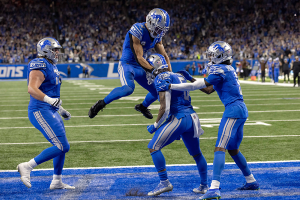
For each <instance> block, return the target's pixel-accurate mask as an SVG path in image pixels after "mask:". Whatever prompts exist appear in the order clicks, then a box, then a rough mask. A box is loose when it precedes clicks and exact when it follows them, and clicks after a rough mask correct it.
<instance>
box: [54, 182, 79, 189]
mask: <svg viewBox="0 0 300 200" xmlns="http://www.w3.org/2000/svg"><path fill="white" fill-rule="evenodd" d="M56 189H69V190H74V189H75V187H74V186H71V185H68V184H65V183H63V182H62V181H61V180H52V182H51V184H50V190H56Z"/></svg>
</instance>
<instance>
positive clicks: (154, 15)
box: [151, 11, 162, 22]
mask: <svg viewBox="0 0 300 200" xmlns="http://www.w3.org/2000/svg"><path fill="white" fill-rule="evenodd" d="M155 13H156V11H155V12H153V13H152V14H151V17H152V18H153V19H155V20H157V21H158V22H161V20H162V17H161V15H157V14H155Z"/></svg>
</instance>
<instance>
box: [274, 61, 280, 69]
mask: <svg viewBox="0 0 300 200" xmlns="http://www.w3.org/2000/svg"><path fill="white" fill-rule="evenodd" d="M279 65H280V64H279V61H278V62H274V69H277V68H278V69H279Z"/></svg>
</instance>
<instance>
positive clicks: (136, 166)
mask: <svg viewBox="0 0 300 200" xmlns="http://www.w3.org/2000/svg"><path fill="white" fill-rule="evenodd" d="M293 162H300V160H279V161H252V162H247V163H249V164H263V163H293ZM225 164H226V165H235V164H236V163H235V162H226V163H225ZM207 165H213V163H207ZM166 166H167V167H177V166H178V167H184V166H196V164H169V165H166ZM148 167H153V168H154V165H135V166H115V167H111V166H109V167H70V168H65V167H64V170H67V169H69V170H76V169H121V168H126V169H128V168H129V169H130V168H148ZM48 170H53V168H45V169H33V170H32V171H48ZM1 172H18V170H0V173H1Z"/></svg>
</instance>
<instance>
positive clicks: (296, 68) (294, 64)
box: [293, 56, 300, 87]
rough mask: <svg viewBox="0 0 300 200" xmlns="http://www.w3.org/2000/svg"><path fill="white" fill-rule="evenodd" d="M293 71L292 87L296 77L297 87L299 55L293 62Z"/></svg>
mask: <svg viewBox="0 0 300 200" xmlns="http://www.w3.org/2000/svg"><path fill="white" fill-rule="evenodd" d="M293 72H294V87H295V86H296V79H297V78H298V87H300V80H299V78H300V76H299V75H300V61H299V56H296V60H295V61H294V63H293Z"/></svg>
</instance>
